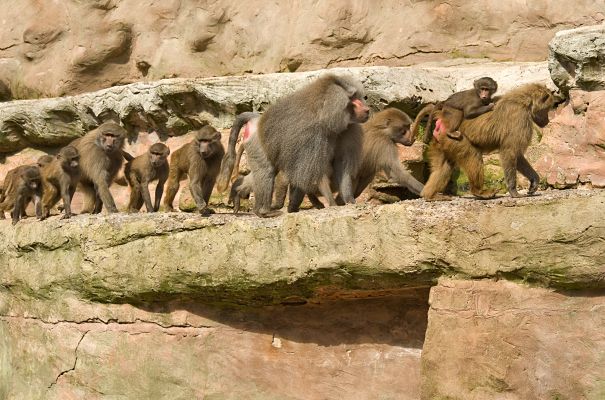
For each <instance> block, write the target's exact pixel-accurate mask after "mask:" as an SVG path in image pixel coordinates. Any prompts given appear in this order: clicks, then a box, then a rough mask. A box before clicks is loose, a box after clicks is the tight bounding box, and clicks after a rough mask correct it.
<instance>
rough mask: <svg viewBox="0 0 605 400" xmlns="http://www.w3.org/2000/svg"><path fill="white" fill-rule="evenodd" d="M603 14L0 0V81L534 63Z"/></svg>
mask: <svg viewBox="0 0 605 400" xmlns="http://www.w3.org/2000/svg"><path fill="white" fill-rule="evenodd" d="M603 10H605V2H604V1H603V0H596V1H576V2H574V3H573V5H571V4H570V3H569V2H568V1H564V0H555V1H549V0H537V1H532V2H530V3H528V2H525V1H498V0H483V1H475V2H469V1H465V0H454V1H448V2H445V1H441V0H429V1H411V2H401V1H397V0H383V1H380V2H376V1H371V0H363V1H356V2H350V1H347V0H339V1H312V2H308V1H294V2H292V1H288V2H267V1H264V0H250V1H245V2H241V1H237V0H219V1H197V0H150V1H135V2H132V1H120V0H94V1H73V0H59V1H53V2H44V1H37V0H20V1H18V2H11V1H4V2H1V3H0V15H2V25H1V26H2V29H0V81H4V82H5V83H8V84H9V86H10V87H11V89H12V92H13V96H14V97H16V98H35V97H40V96H42V97H54V96H60V95H65V94H75V93H82V92H88V91H93V90H98V89H102V88H106V87H109V86H114V85H119V84H126V83H131V82H136V81H141V80H149V81H154V80H158V79H163V78H172V77H183V78H197V77H208V76H221V75H240V74H243V73H270V72H287V71H290V72H291V71H309V70H317V69H322V68H328V67H337V66H363V65H382V66H405V65H412V64H417V63H419V62H426V61H444V60H450V59H456V58H480V59H486V60H491V61H543V60H545V59H546V56H547V51H548V50H547V44H548V42H549V41H550V40H551V39H552V37H553V36H554V34H555V32H557V31H559V30H562V29H565V28H573V27H578V26H582V25H594V24H598V23H600V22H602V21H603V20H604V19H605V15H604V13H603Z"/></svg>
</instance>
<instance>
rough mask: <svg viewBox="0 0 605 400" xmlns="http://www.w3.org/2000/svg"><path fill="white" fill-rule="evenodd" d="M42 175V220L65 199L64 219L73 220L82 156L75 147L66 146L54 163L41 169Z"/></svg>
mask: <svg viewBox="0 0 605 400" xmlns="http://www.w3.org/2000/svg"><path fill="white" fill-rule="evenodd" d="M40 172H41V174H42V186H43V192H44V194H43V195H42V208H43V209H42V219H44V218H48V217H49V216H50V210H51V208H53V207H54V205H55V204H57V202H58V201H59V198H61V199H63V217H61V219H67V218H71V216H72V213H71V199H72V198H73V197H74V193H75V191H76V186H77V185H78V182H79V180H80V154H79V153H78V150H77V149H76V148H75V147H74V146H65V147H63V148H62V149H61V151H59V154H57V156H56V157H55V158H53V161H52V162H50V163H49V164H47V165H45V166H44V167H42V168H41V169H40Z"/></svg>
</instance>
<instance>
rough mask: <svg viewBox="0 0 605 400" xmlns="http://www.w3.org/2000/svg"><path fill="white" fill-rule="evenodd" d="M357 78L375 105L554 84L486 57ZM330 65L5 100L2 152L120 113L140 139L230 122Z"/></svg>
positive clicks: (536, 66)
mask: <svg viewBox="0 0 605 400" xmlns="http://www.w3.org/2000/svg"><path fill="white" fill-rule="evenodd" d="M331 71H333V72H335V73H348V74H352V75H354V76H356V77H357V78H359V79H360V80H361V81H362V82H363V84H364V87H365V88H366V90H367V94H368V97H369V99H368V102H369V104H370V105H371V106H372V107H373V108H374V109H381V108H384V107H385V106H388V105H398V106H399V107H400V108H403V109H404V110H408V111H409V110H413V109H415V108H417V107H418V105H419V104H421V103H427V102H432V101H438V100H443V99H445V98H447V97H448V96H449V95H450V94H452V93H454V92H455V91H457V90H461V89H466V88H469V87H472V81H473V80H474V79H476V78H478V77H481V76H484V75H486V74H489V75H490V76H492V77H493V78H494V79H496V80H498V82H499V83H500V86H501V89H500V91H501V92H504V91H506V90H509V89H511V88H513V87H516V86H518V85H520V84H522V83H526V82H542V83H545V84H548V85H550V86H551V87H552V88H554V87H555V86H554V84H553V83H552V81H551V80H550V76H549V74H548V70H547V68H546V63H486V64H472V65H468V66H459V67H435V66H426V67H405V68H387V67H370V68H336V69H332V70H331ZM325 72H326V70H321V71H313V72H304V73H302V72H301V73H292V74H285V73H284V74H267V75H246V76H238V77H218V78H205V79H166V80H161V81H156V82H149V83H133V84H130V85H125V86H116V87H112V88H109V89H104V90H100V91H97V92H91V93H85V94H82V95H78V96H69V97H60V98H53V99H41V100H22V101H13V102H7V103H0V153H10V152H14V151H17V150H20V149H23V148H25V147H31V146H43V147H49V146H50V147H53V146H59V145H62V144H65V143H67V142H69V141H71V140H73V139H75V138H77V137H79V136H81V135H83V134H84V133H85V132H86V131H88V130H90V129H92V128H94V127H96V126H97V125H98V124H99V121H101V120H103V119H106V118H109V117H114V118H118V119H119V120H120V121H121V122H122V124H123V125H124V126H125V127H126V128H127V130H128V131H129V132H131V134H132V137H131V140H136V138H137V136H138V134H139V133H140V132H148V131H152V132H156V133H157V134H158V135H160V136H161V137H162V138H163V139H165V138H166V137H167V136H177V135H182V134H184V133H187V132H188V131H190V130H192V129H196V128H199V127H200V126H201V125H202V124H204V123H211V124H212V125H213V126H215V127H217V128H219V129H225V128H229V127H230V126H231V123H232V122H233V118H234V116H235V114H237V113H240V112H243V111H250V110H263V109H264V108H265V107H266V106H267V105H269V104H271V103H272V102H273V101H275V100H276V99H277V98H279V97H280V96H283V95H285V94H287V93H289V92H291V91H293V90H294V89H296V88H298V87H299V86H301V85H303V84H305V83H306V82H308V81H310V80H311V79H313V78H315V77H317V76H318V75H319V74H322V73H325Z"/></svg>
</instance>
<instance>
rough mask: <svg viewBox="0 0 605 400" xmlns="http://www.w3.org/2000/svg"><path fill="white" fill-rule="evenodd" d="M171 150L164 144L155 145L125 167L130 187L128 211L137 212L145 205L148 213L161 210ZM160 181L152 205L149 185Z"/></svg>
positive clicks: (125, 174)
mask: <svg viewBox="0 0 605 400" xmlns="http://www.w3.org/2000/svg"><path fill="white" fill-rule="evenodd" d="M169 154H170V149H169V148H168V146H166V145H165V144H163V143H154V144H153V145H151V147H149V150H148V151H147V152H146V153H145V154H142V155H140V156H138V157H136V158H134V159H133V160H132V161H129V162H128V163H127V164H126V166H125V167H124V176H125V177H126V180H127V181H128V185H129V186H130V201H129V202H128V211H129V212H137V211H139V210H140V209H141V207H142V206H143V203H145V207H146V208H147V212H154V211H157V210H158V209H159V208H160V200H161V198H162V193H164V184H165V183H166V179H168V155H169ZM154 180H157V181H158V184H157V186H156V187H155V200H154V203H153V204H152V203H151V196H150V194H149V183H151V182H153V181H154Z"/></svg>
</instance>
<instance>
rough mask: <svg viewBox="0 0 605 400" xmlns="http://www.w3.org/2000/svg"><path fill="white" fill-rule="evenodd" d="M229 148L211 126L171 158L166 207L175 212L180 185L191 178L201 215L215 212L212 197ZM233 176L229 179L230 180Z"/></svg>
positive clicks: (194, 197)
mask: <svg viewBox="0 0 605 400" xmlns="http://www.w3.org/2000/svg"><path fill="white" fill-rule="evenodd" d="M224 154H225V149H224V148H223V145H222V144H221V134H220V133H219V132H218V131H217V130H216V129H214V128H213V127H212V126H210V125H206V126H204V127H203V128H202V129H200V130H199V131H197V132H195V134H194V136H193V140H192V141H191V142H189V143H187V144H186V145H184V146H183V147H181V148H180V149H178V150H176V151H175V152H174V153H172V155H171V156H170V169H169V173H168V187H167V189H166V196H164V207H165V208H166V210H167V211H174V208H173V207H172V202H173V201H174V197H175V196H176V193H177V191H178V190H179V182H180V181H181V180H183V179H185V178H186V177H187V176H189V189H190V190H191V195H192V196H193V199H194V200H195V204H196V206H197V210H198V212H200V213H202V214H209V213H212V212H213V210H212V209H210V208H208V202H209V201H210V195H211V194H212V189H213V188H214V183H215V182H216V177H217V175H218V173H219V170H220V167H221V159H222V158H223V155H224ZM230 175H231V171H229V175H228V176H227V180H228V179H229V176H230Z"/></svg>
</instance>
